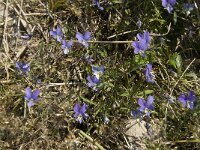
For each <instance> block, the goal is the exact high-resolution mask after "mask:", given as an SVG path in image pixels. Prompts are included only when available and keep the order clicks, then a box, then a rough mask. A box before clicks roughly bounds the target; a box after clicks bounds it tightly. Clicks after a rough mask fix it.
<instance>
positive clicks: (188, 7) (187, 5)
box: [183, 3, 194, 16]
mask: <svg viewBox="0 0 200 150" xmlns="http://www.w3.org/2000/svg"><path fill="white" fill-rule="evenodd" d="M193 9H194V4H190V3H184V4H183V10H184V11H185V12H186V14H187V16H188V15H190V12H191V11H193Z"/></svg>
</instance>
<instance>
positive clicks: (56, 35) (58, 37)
mask: <svg viewBox="0 0 200 150" xmlns="http://www.w3.org/2000/svg"><path fill="white" fill-rule="evenodd" d="M50 35H51V36H52V37H53V38H54V39H56V40H57V41H58V42H62V36H63V32H62V29H61V28H60V27H59V26H57V28H56V31H50Z"/></svg>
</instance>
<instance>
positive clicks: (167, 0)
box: [162, 0, 176, 13]
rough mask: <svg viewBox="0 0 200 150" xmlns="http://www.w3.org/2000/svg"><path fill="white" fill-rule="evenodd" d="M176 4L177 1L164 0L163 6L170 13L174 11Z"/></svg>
mask: <svg viewBox="0 0 200 150" xmlns="http://www.w3.org/2000/svg"><path fill="white" fill-rule="evenodd" d="M175 4H176V0H162V6H163V7H165V8H166V9H167V11H168V12H169V13H171V12H172V11H173V7H174V5H175Z"/></svg>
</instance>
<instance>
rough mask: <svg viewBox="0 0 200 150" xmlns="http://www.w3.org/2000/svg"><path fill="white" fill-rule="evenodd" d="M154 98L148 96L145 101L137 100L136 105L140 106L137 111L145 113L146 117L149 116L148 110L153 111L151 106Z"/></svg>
mask: <svg viewBox="0 0 200 150" xmlns="http://www.w3.org/2000/svg"><path fill="white" fill-rule="evenodd" d="M153 101H154V97H153V96H148V97H147V101H145V100H144V99H143V98H139V99H138V105H140V108H139V110H140V111H141V112H145V113H146V115H147V116H150V112H149V111H148V110H154V105H153Z"/></svg>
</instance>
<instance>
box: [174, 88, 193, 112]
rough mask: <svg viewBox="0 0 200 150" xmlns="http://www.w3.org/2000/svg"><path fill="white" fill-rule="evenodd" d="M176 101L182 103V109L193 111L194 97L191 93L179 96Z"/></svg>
mask: <svg viewBox="0 0 200 150" xmlns="http://www.w3.org/2000/svg"><path fill="white" fill-rule="evenodd" d="M178 100H179V101H180V102H181V103H182V105H183V107H187V108H189V109H194V102H195V101H196V96H195V94H194V92H193V91H188V92H187V94H181V95H180V96H179V98H178Z"/></svg>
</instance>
